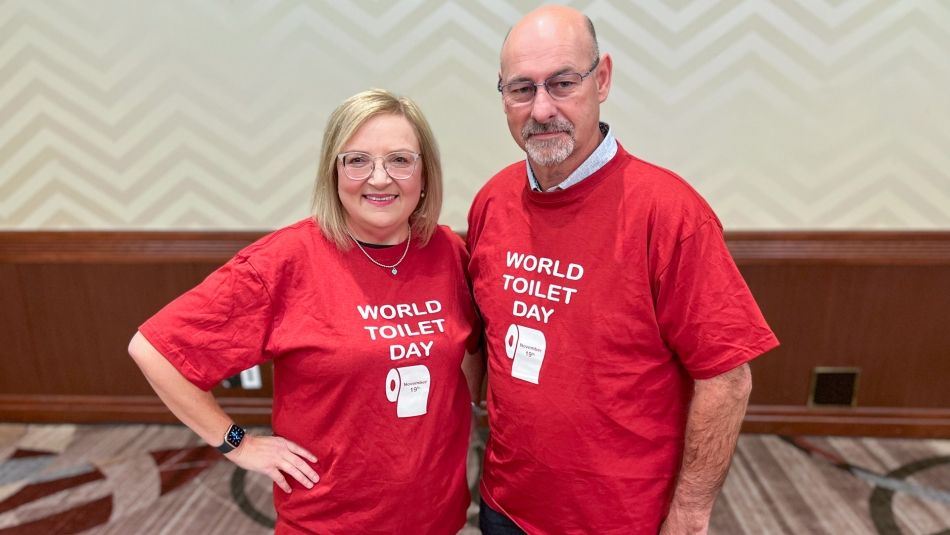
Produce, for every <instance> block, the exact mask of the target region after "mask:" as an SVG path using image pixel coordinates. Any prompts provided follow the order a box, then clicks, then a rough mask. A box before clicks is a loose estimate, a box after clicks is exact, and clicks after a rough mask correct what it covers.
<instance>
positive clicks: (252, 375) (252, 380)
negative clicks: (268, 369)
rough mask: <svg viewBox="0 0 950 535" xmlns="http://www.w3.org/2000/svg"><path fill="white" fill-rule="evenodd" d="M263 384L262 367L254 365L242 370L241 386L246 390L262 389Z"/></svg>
mask: <svg viewBox="0 0 950 535" xmlns="http://www.w3.org/2000/svg"><path fill="white" fill-rule="evenodd" d="M262 386H263V383H262V381H261V367H260V366H254V367H253V368H248V369H246V370H244V371H243V372H241V388H243V389H245V390H260V388H261V387H262Z"/></svg>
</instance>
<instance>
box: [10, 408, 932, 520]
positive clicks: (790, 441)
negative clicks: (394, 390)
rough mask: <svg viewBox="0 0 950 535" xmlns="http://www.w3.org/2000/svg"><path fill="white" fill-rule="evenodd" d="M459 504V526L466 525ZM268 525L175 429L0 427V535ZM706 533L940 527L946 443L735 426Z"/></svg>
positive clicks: (257, 505)
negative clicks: (745, 431)
mask: <svg viewBox="0 0 950 535" xmlns="http://www.w3.org/2000/svg"><path fill="white" fill-rule="evenodd" d="M255 431H256V432H258V433H260V432H266V430H255ZM483 438H484V437H482V436H478V437H476V439H475V440H474V441H473V445H472V452H473V455H472V462H471V463H470V481H472V482H474V481H475V480H476V479H477V476H478V473H477V464H478V463H477V455H478V453H479V452H481V448H482V446H481V445H482V442H481V441H482V439H483ZM469 513H470V514H469V519H470V522H469V523H470V524H471V525H472V527H466V528H465V529H464V530H463V531H462V533H466V534H475V533H478V529H477V528H475V527H474V524H475V523H476V517H477V507H476V506H475V505H474V504H473V505H472V507H471V508H470V509H469ZM273 522H274V510H273V506H272V504H271V486H270V483H269V481H268V480H266V479H265V478H263V477H262V476H258V475H257V474H253V473H246V472H244V471H242V470H238V469H236V467H235V466H234V465H232V464H230V463H228V462H226V461H225V460H224V459H223V458H222V457H221V456H220V455H218V454H217V453H216V452H215V451H214V450H213V449H212V448H210V447H208V446H205V445H203V444H202V442H201V441H200V440H199V439H198V438H197V437H196V436H195V435H193V434H192V433H191V432H189V431H188V430H187V429H185V428H182V427H178V426H161V425H123V426H94V425H79V426H77V425H22V424H0V535H8V534H67V533H91V534H122V535H127V534H130V533H136V534H176V535H177V534H201V535H216V534H229V535H234V534H257V533H270V532H271V531H272V529H271V528H272V526H273ZM711 532H712V533H717V534H744V533H748V534H762V533H769V534H771V533H795V534H801V533H806V534H822V533H827V534H835V535H837V534H862V533H868V534H875V533H881V534H892V533H893V534H897V533H904V534H918V533H919V534H945V535H946V534H950V440H897V439H871V438H837V437H779V436H774V435H743V436H742V437H741V439H740V443H739V448H738V451H737V453H736V457H735V460H734V462H733V467H732V471H731V472H730V474H729V478H728V480H727V482H726V486H725V488H724V490H723V493H722V495H721V496H720V499H719V501H718V502H717V505H716V509H715V512H714V515H713V527H712V530H711Z"/></svg>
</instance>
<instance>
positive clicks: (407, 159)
mask: <svg viewBox="0 0 950 535" xmlns="http://www.w3.org/2000/svg"><path fill="white" fill-rule="evenodd" d="M342 156H343V170H344V171H346V176H348V177H350V178H352V179H354V180H363V179H366V178H368V177H369V176H370V175H372V174H373V171H374V170H375V169H376V160H377V159H381V160H383V169H385V170H386V172H387V173H389V176H391V177H393V178H395V179H397V180H400V179H406V178H409V177H410V176H412V172H413V171H414V170H415V167H416V158H417V155H416V154H415V153H412V152H391V153H389V154H387V155H385V156H381V157H379V158H374V157H373V156H371V155H369V154H366V153H365V152H350V153H346V154H343V155H342Z"/></svg>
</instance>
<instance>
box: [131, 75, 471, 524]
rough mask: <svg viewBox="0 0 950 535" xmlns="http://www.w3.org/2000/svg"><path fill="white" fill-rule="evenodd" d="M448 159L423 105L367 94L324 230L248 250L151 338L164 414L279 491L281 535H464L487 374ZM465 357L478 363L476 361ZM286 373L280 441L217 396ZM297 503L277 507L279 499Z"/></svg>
mask: <svg viewBox="0 0 950 535" xmlns="http://www.w3.org/2000/svg"><path fill="white" fill-rule="evenodd" d="M441 203H442V172H441V166H440V160H439V153H438V148H437V146H436V144H435V140H434V138H433V136H432V132H431V130H430V128H429V125H428V123H427V122H426V120H425V118H424V117H423V115H422V113H421V112H420V110H419V109H418V108H417V106H416V105H415V104H414V103H413V102H412V101H410V100H408V99H405V98H397V97H395V96H393V95H391V94H390V93H387V92H385V91H381V90H372V91H366V92H363V93H359V94H357V95H354V96H353V97H351V98H349V99H348V100H346V101H345V102H343V104H341V105H340V107H339V108H337V109H336V110H335V111H334V112H333V114H332V115H331V116H330V119H329V121H328V123H327V127H326V131H325V133H324V139H323V146H322V150H321V156H320V169H319V171H318V176H317V180H316V184H315V188H314V202H313V205H314V217H312V218H308V219H305V220H303V221H300V222H298V223H296V224H294V225H291V226H289V227H286V228H283V229H281V230H278V231H276V232H274V233H273V234H270V235H268V236H266V237H264V238H262V239H261V240H259V241H257V242H256V243H254V244H252V245H250V246H249V247H247V248H245V249H244V250H242V251H240V252H239V253H238V254H237V255H236V256H235V257H234V258H233V259H231V260H230V261H229V262H228V263H227V264H225V265H224V266H223V267H221V268H220V269H218V270H217V271H215V272H214V273H212V274H211V275H210V276H209V277H208V278H207V279H206V280H205V281H204V282H202V283H201V284H200V285H198V286H197V287H196V288H194V289H192V290H191V291H189V292H187V293H185V294H184V295H182V296H181V297H179V298H178V299H176V300H175V301H173V302H172V303H170V304H169V305H168V306H166V307H165V308H164V309H162V311H160V312H159V313H158V314H156V315H155V316H154V317H152V318H151V319H149V320H148V321H147V322H145V324H143V325H142V326H141V327H140V328H139V332H138V333H136V335H135V337H134V338H133V339H132V342H131V343H130V345H129V353H130V354H131V355H132V357H133V358H134V359H135V361H136V362H137V363H138V365H139V367H140V368H141V369H142V371H143V373H144V374H145V376H146V377H147V378H148V380H149V382H150V383H151V384H152V386H153V387H154V388H155V391H156V392H157V393H158V394H159V396H160V397H161V398H162V400H163V401H164V402H165V404H166V405H168V407H169V408H170V409H171V410H172V412H174V413H175V415H176V416H178V418H179V419H181V421H182V422H184V423H185V424H186V425H188V426H189V427H190V428H191V429H193V430H194V431H195V432H196V433H197V434H199V435H200V436H201V437H202V438H203V439H204V440H206V441H207V442H208V443H209V444H211V445H214V446H218V447H219V449H220V450H221V451H222V452H225V456H226V457H227V458H228V459H230V460H231V461H233V462H234V463H235V464H237V465H238V466H241V467H243V468H245V469H248V470H254V471H257V472H261V473H263V474H266V475H267V476H269V477H270V478H272V479H273V480H274V484H275V491H274V502H275V507H276V509H277V514H278V519H277V530H276V531H277V533H341V532H346V533H355V532H359V533H410V532H411V533H456V532H457V531H458V530H459V529H460V528H461V527H462V525H463V524H464V522H465V510H466V508H467V506H468V503H469V494H468V488H467V486H466V481H465V455H466V449H467V445H468V434H469V428H470V409H469V406H470V405H469V403H470V401H471V399H472V398H471V397H470V393H471V394H472V395H474V393H475V392H477V388H476V387H475V385H474V384H473V385H472V387H471V389H467V388H466V382H465V377H464V376H463V373H462V371H461V367H462V365H463V356H464V358H465V363H464V366H465V367H466V374H468V372H469V371H471V372H472V374H471V377H472V379H473V381H472V383H474V382H476V381H477V378H478V377H480V373H481V363H480V359H479V357H477V356H476V355H474V353H475V347H476V344H477V336H478V335H477V332H478V329H477V328H476V327H477V326H476V321H477V320H476V314H475V311H474V308H473V304H472V301H471V297H470V291H469V286H468V283H467V280H466V276H465V273H464V271H463V268H462V266H463V265H465V264H466V263H467V255H466V253H465V248H464V245H463V243H462V241H461V240H460V239H459V238H458V237H457V236H455V235H454V234H453V233H452V232H451V231H450V230H449V229H448V228H447V227H440V226H438V224H437V220H438V216H439V211H440V208H441ZM466 350H469V351H468V352H467V351H466ZM265 360H270V361H272V362H273V366H274V404H273V407H274V408H273V418H272V424H273V431H274V436H271V437H267V436H253V435H246V436H244V432H243V430H242V429H241V428H240V427H238V426H236V425H234V423H233V422H232V421H231V419H230V418H229V417H228V416H227V415H226V414H225V413H224V411H223V410H222V409H221V407H220V406H219V405H218V404H217V402H216V401H215V400H214V398H213V396H212V395H211V394H210V393H208V392H207V391H208V390H210V389H211V388H212V387H213V386H215V385H216V384H217V383H218V382H219V381H221V380H222V379H224V378H226V377H229V376H231V375H234V374H235V373H237V372H238V371H240V370H243V369H246V368H249V367H251V366H253V365H255V364H258V363H260V362H263V361H265ZM278 488H279V489H280V490H281V491H282V492H278V491H277V489H278Z"/></svg>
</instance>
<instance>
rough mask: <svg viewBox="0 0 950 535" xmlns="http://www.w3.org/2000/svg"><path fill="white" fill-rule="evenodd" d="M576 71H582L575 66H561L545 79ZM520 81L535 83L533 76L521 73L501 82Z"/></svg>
mask: <svg viewBox="0 0 950 535" xmlns="http://www.w3.org/2000/svg"><path fill="white" fill-rule="evenodd" d="M575 72H576V73H580V71H579V70H577V69H576V68H574V67H561V68H560V69H558V70H556V71H554V72H552V73H551V74H548V75H547V76H545V77H544V79H545V80H547V79H548V78H554V77H555V76H560V75H562V74H567V73H575ZM518 82H531V83H534V80H532V79H531V78H528V77H527V76H524V75H521V76H516V77H514V78H510V79H509V80H508V81H504V80H502V84H501V85H508V84H515V83H518Z"/></svg>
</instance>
